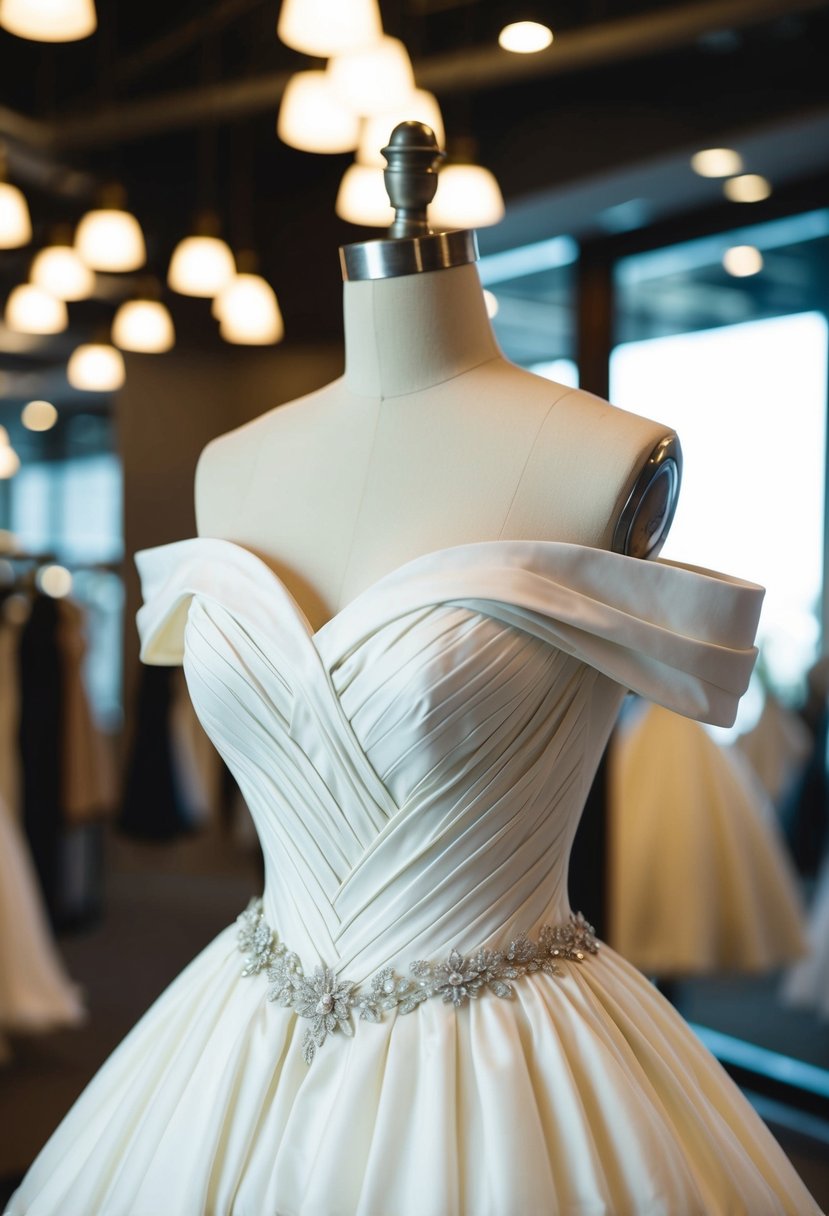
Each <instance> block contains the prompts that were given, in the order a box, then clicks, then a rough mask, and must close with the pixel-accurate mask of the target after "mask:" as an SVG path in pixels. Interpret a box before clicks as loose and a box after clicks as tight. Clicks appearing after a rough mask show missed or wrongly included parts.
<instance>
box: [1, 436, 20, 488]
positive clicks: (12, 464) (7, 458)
mask: <svg viewBox="0 0 829 1216" xmlns="http://www.w3.org/2000/svg"><path fill="white" fill-rule="evenodd" d="M19 468H20V457H19V456H18V454H17V452H15V450H14V448H12V447H9V445H8V444H7V443H4V444H2V445H0V480H2V481H5V480H6V479H7V478H9V477H14V475H15V473H16V472H17V470H18V469H19Z"/></svg>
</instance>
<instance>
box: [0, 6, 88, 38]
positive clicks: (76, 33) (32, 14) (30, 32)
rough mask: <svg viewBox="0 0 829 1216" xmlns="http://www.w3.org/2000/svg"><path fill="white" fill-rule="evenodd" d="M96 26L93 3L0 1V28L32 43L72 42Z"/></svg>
mask: <svg viewBox="0 0 829 1216" xmlns="http://www.w3.org/2000/svg"><path fill="white" fill-rule="evenodd" d="M97 24H98V19H97V16H96V14H95V4H94V3H93V0H0V25H2V26H3V27H4V28H5V29H7V30H8V31H9V33H10V34H17V36H18V38H29V39H31V40H32V41H33V42H75V41H77V40H78V39H79V38H88V37H89V35H90V34H92V33H94V31H95V28H96V26H97Z"/></svg>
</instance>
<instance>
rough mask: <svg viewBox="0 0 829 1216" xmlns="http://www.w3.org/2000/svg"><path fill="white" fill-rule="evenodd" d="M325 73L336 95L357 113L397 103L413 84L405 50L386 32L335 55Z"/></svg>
mask: <svg viewBox="0 0 829 1216" xmlns="http://www.w3.org/2000/svg"><path fill="white" fill-rule="evenodd" d="M328 75H329V77H330V80H331V87H332V88H333V90H334V92H335V94H336V95H337V97H339V98H340V100H341V101H342V102H343V104H344V105H347V106H348V107H349V109H350V110H353V111H354V113H355V114H360V115H366V114H379V113H382V112H383V110H389V109H392V108H393V107H395V106H399V105H401V104H402V103H403V102H405V101H406V98H407V97H409V96H410V95H411V93H412V92H413V91H414V87H415V81H414V72H413V71H412V61H411V59H410V58H409V52H408V51H407V50H406V48H405V46H404V45H403V43H402V42H401V41H400V39H399V38H389V37H387V36H384V37H382V38H379V39H378V40H377V42H375V43H374V44H373V45H371V46H367V47H361V48H359V49H357V50H355V51H347V52H345V53H344V54H342V55H337V56H336V57H335V58H334V59H332V60H331V61H330V63H329V64H328ZM408 117H409V118H411V115H409V116H408Z"/></svg>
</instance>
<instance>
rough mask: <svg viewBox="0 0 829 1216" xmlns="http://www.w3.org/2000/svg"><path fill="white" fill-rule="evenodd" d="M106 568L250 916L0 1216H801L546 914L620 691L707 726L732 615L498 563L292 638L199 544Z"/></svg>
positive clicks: (485, 549) (290, 625) (730, 685)
mask: <svg viewBox="0 0 829 1216" xmlns="http://www.w3.org/2000/svg"><path fill="white" fill-rule="evenodd" d="M139 566H140V570H141V574H142V577H143V583H144V592H145V601H146V602H145V606H144V608H143V609H142V610H141V613H140V616H139V625H140V630H141V634H142V639H143V656H144V658H145V660H146V661H148V662H152V663H179V662H181V661H182V659H183V661H184V666H185V671H186V674H187V678H188V683H189V686H190V692H191V695H192V698H193V701H194V704H195V706H196V708H197V710H198V713H199V716H200V718H201V719H202V722H203V723H204V725H205V728H206V729H207V731H208V733H209V734H210V736H211V737H212V738H213V740H214V741H215V743H216V745H217V747H218V748H219V750H220V751H221V752H222V754H223V755H224V757H225V759H226V761H227V763H228V764H229V765H230V767H231V769H232V770H233V772H234V774H235V776H236V777H237V779H238V781H239V783H240V785H241V787H242V790H243V792H244V795H245V798H246V800H247V802H248V804H249V806H250V809H251V812H252V814H253V817H254V819H255V821H256V824H257V828H258V831H259V834H260V837H261V842H262V847H263V850H264V853H265V858H266V869H267V879H266V884H265V891H264V896H263V900H262V903H261V904H254V905H252V906H251V908H250V909H249V910H248V912H247V913H246V914H245V915H244V916H243V917H242V918H241V923H240V927H239V929H237V928H235V927H233V926H231V927H229V928H228V929H226V930H225V931H224V932H223V933H221V934H220V935H219V937H218V938H216V939H215V941H214V942H213V943H212V944H211V945H210V946H208V947H207V949H206V950H205V951H203V953H202V954H201V955H199V957H198V958H196V959H195V961H194V962H193V963H191V964H190V966H189V967H188V968H187V969H186V970H185V971H184V973H183V974H182V975H181V976H180V977H179V978H178V980H176V981H175V983H173V984H172V986H171V987H170V988H169V989H168V990H167V992H166V993H165V994H164V995H163V996H162V997H161V998H160V999H159V1000H158V1001H157V1002H156V1004H155V1005H154V1006H153V1007H152V1008H151V1010H150V1011H149V1012H148V1013H147V1014H146V1016H145V1017H144V1018H143V1019H142V1021H141V1022H140V1023H139V1025H138V1026H137V1027H136V1028H135V1029H134V1030H133V1031H132V1033H131V1034H130V1035H129V1036H128V1038H127V1039H126V1040H125V1041H124V1043H123V1044H122V1045H121V1047H120V1048H119V1049H118V1050H117V1051H116V1052H115V1054H114V1055H113V1057H112V1058H111V1059H110V1061H109V1062H108V1063H107V1064H106V1065H105V1067H104V1068H103V1069H102V1070H101V1072H100V1073H99V1074H98V1076H97V1077H96V1078H95V1080H94V1081H93V1082H92V1084H91V1085H90V1086H89V1088H88V1089H87V1090H86V1092H85V1093H84V1094H83V1096H82V1097H81V1098H80V1100H79V1101H78V1103H77V1104H76V1106H75V1107H74V1109H73V1110H72V1111H71V1112H70V1114H69V1115H68V1116H67V1118H66V1119H65V1121H64V1122H63V1124H62V1125H61V1127H60V1128H59V1129H58V1130H57V1132H56V1133H55V1135H54V1136H53V1138H52V1139H51V1140H50V1141H49V1143H48V1144H47V1146H46V1148H45V1149H44V1150H43V1152H42V1153H41V1155H40V1157H39V1158H38V1160H37V1161H36V1162H35V1164H34V1166H33V1167H32V1169H31V1170H30V1172H29V1174H28V1175H27V1177H26V1179H25V1180H24V1182H23V1184H22V1186H21V1187H20V1189H19V1190H18V1192H17V1194H16V1195H15V1197H14V1198H13V1199H12V1201H11V1206H10V1208H9V1209H8V1210H9V1212H10V1213H11V1214H12V1216H21V1214H23V1213H27V1214H29V1216H47V1214H49V1216H203V1214H210V1216H225V1214H229V1213H232V1214H233V1216H415V1214H416V1216H554V1214H555V1213H562V1214H568V1216H600V1214H605V1216H696V1214H700V1216H702V1214H706V1216H708V1214H712V1213H714V1214H717V1216H737V1214H738V1213H742V1214H744V1216H775V1214H778V1213H789V1214H791V1216H808V1214H809V1213H815V1212H816V1211H817V1208H816V1207H815V1205H814V1202H813V1201H812V1200H811V1199H810V1197H809V1195H808V1194H807V1192H806V1191H805V1189H804V1188H803V1186H802V1184H801V1183H800V1181H799V1179H798V1178H797V1176H796V1175H795V1173H794V1171H793V1170H792V1168H791V1166H790V1165H789V1163H788V1161H787V1159H786V1158H785V1156H784V1155H783V1153H782V1152H781V1150H780V1149H779V1148H778V1146H777V1145H776V1144H775V1142H774V1140H773V1139H772V1137H771V1136H770V1135H769V1133H768V1132H767V1131H766V1129H765V1127H764V1126H763V1124H762V1123H761V1122H760V1120H759V1119H758V1117H757V1116H756V1115H755V1114H754V1112H753V1111H752V1110H751V1108H750V1107H749V1106H748V1104H747V1103H746V1101H745V1100H744V1099H743V1098H742V1096H741V1095H740V1093H739V1091H738V1090H737V1089H736V1088H735V1086H734V1085H733V1084H732V1083H731V1081H730V1080H729V1079H728V1078H727V1077H726V1076H725V1074H724V1073H723V1072H722V1070H721V1069H720V1067H719V1066H718V1065H717V1063H716V1062H715V1061H714V1060H713V1058H712V1057H711V1056H710V1055H709V1054H708V1053H707V1052H706V1051H705V1049H704V1048H703V1047H702V1046H701V1044H700V1043H699V1042H698V1041H697V1039H696V1038H695V1037H694V1035H693V1034H692V1033H691V1031H690V1030H689V1029H688V1028H687V1027H686V1025H685V1024H684V1023H683V1021H682V1020H681V1019H680V1018H679V1017H678V1015H677V1014H676V1013H675V1012H674V1010H673V1009H672V1008H671V1007H670V1006H669V1005H668V1004H667V1003H666V1002H665V1001H664V1000H663V999H662V997H661V996H660V995H659V994H658V993H657V992H656V991H655V990H654V989H653V988H652V987H651V985H650V984H649V983H648V982H647V981H646V980H645V979H644V978H643V977H642V976H641V975H640V974H639V973H638V972H637V971H635V970H634V969H633V968H632V967H631V966H630V965H629V964H627V963H625V962H624V961H623V960H622V959H621V958H620V957H619V956H617V955H616V954H614V953H613V951H612V950H610V949H609V948H607V947H606V946H601V947H599V948H598V950H597V952H596V947H595V945H594V941H593V938H592V935H591V934H590V932H589V929H588V928H587V927H586V926H585V925H584V923H583V922H582V921H581V920H580V919H578V918H575V917H572V916H571V913H570V908H569V905H568V900H567V859H568V853H569V849H570V845H571V841H572V838H573V834H574V832H575V828H576V824H577V822H578V818H579V814H580V811H581V807H582V803H583V800H584V797H585V794H586V792H587V790H588V788H589V786H590V782H591V778H592V776H593V772H594V769H595V767H596V765H597V762H598V759H599V757H600V755H601V752H602V749H603V747H604V744H605V742H606V739H607V735H608V732H609V730H610V727H611V724H612V722H613V719H614V718H615V716H616V713H617V710H618V707H619V703H620V701H621V699H622V697H623V695H624V689H625V688H628V687H631V688H634V689H636V690H637V691H639V692H641V693H643V694H644V695H646V696H650V697H653V698H655V699H656V700H658V701H660V702H663V703H664V704H666V705H669V706H670V707H672V708H674V709H676V710H679V711H680V712H682V713H685V714H688V715H691V716H694V717H699V718H703V719H706V720H712V721H717V722H724V721H729V720H730V719H731V718H732V717H733V714H734V711H735V706H736V702H737V699H738V698H739V696H740V695H741V693H742V692H743V690H744V688H745V685H746V682H747V680H748V676H749V672H750V670H751V667H752V665H753V662H754V654H755V652H754V651H753V649H752V640H753V636H754V630H755V627H756V622H757V615H758V612H759V603H760V598H761V592H760V590H759V589H758V588H756V587H754V586H753V585H750V584H744V583H739V582H736V581H733V580H729V579H726V578H724V577H722V576H719V575H716V574H711V573H707V572H700V571H696V570H693V569H687V568H682V567H679V566H675V565H671V564H669V563H662V562H640V561H637V560H635V559H631V558H626V557H622V556H618V555H614V554H610V553H607V552H604V551H599V550H594V549H587V548H583V547H581V546H578V545H566V544H558V543H530V542H520V541H516V542H513V541H498V542H491V543H482V544H470V545H463V546H460V547H457V548H453V549H446V550H443V551H441V552H438V553H433V554H429V555H427V556H425V557H422V558H418V559H416V560H414V561H411V562H408V563H407V564H406V565H404V566H403V567H402V568H400V569H399V570H397V571H395V572H394V573H392V574H390V575H388V576H387V577H385V578H383V579H381V580H380V581H379V582H378V583H376V584H375V585H374V586H372V587H371V588H369V589H368V590H367V591H365V592H364V593H362V594H361V595H359V596H358V597H357V599H356V600H355V601H353V602H352V603H351V604H349V605H348V606H347V607H346V608H345V609H344V610H343V611H341V612H340V613H338V614H337V616H335V617H334V618H333V619H332V620H331V621H329V622H328V623H327V624H326V625H325V626H323V627H322V628H321V629H319V630H318V631H317V632H316V633H312V631H311V629H310V627H309V626H308V624H307V622H306V620H305V618H304V616H303V615H302V613H301V611H300V609H299V607H298V606H297V604H296V603H295V601H294V600H293V599H292V598H291V597H290V595H289V594H288V593H287V591H286V589H285V587H284V586H283V584H282V583H281V582H280V581H279V580H278V579H277V578H276V576H275V575H274V574H273V573H272V572H271V570H270V568H269V567H268V566H266V565H265V564H263V562H262V561H260V560H259V559H258V558H257V557H255V556H253V555H252V554H251V553H250V552H248V551H246V550H244V549H242V548H241V547H239V546H237V545H235V544H232V543H230V542H227V541H219V540H209V539H200V540H191V541H184V542H181V543H179V544H174V545H168V546H165V547H163V548H161V549H156V550H150V551H148V552H145V553H144V554H142V555H140V557H139ZM544 926H547V928H546V929H545V928H544ZM522 934H526V935H527V936H526V937H523V936H522ZM455 948H456V949H457V951H458V952H459V953H458V954H452V953H451V952H452V951H453V950H454V949H455ZM484 948H485V949H484ZM240 949H241V951H242V953H240ZM243 955H244V957H243ZM417 960H421V961H422V965H421V966H420V967H416V968H415V970H414V971H412V970H411V964H412V963H413V962H416V961H417ZM243 971H244V972H245V974H243ZM268 995H270V996H271V997H273V998H274V999H273V1000H270V1001H269V1000H268V999H267V998H268ZM441 998H443V999H441ZM309 1059H310V1063H309V1062H308V1061H309Z"/></svg>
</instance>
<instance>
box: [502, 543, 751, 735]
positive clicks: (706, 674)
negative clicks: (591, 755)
mask: <svg viewBox="0 0 829 1216" xmlns="http://www.w3.org/2000/svg"><path fill="white" fill-rule="evenodd" d="M556 547H557V548H561V549H570V548H572V549H579V550H580V551H579V552H577V553H563V554H562V553H559V554H557V555H553V554H551V553H548V554H546V555H545V560H544V561H542V563H541V564H538V565H534V567H533V569H532V570H526V571H518V572H517V574H516V579H515V587H514V588H513V590H512V592H511V594H510V595H509V596H507V597H506V598H505V599H504V600H503V601H501V602H499V604H498V605H497V606H495V608H494V615H496V616H498V617H500V619H502V620H504V621H511V622H512V623H513V624H515V625H517V626H518V627H520V628H525V629H528V630H529V631H530V632H532V633H533V634H535V635H536V636H538V637H546V638H548V640H549V641H550V642H551V643H552V644H554V645H557V646H559V647H560V648H561V649H562V650H564V651H566V652H568V653H570V654H573V655H575V656H576V657H578V658H581V659H583V660H584V661H585V662H586V663H588V664H589V665H590V666H592V667H594V668H596V669H597V670H598V671H600V672H602V673H603V674H604V675H606V676H608V677H610V678H611V679H612V680H614V681H616V682H617V683H619V684H621V685H623V686H624V687H625V688H628V689H631V690H632V691H633V692H637V693H640V694H641V695H642V696H644V697H647V698H648V699H649V700H651V701H654V702H656V703H657V704H659V705H663V706H665V707H666V708H667V709H672V710H675V711H676V712H677V713H681V714H684V715H685V716H686V717H689V718H695V719H697V720H699V721H702V722H710V723H712V724H715V725H718V726H730V725H731V724H732V723H733V721H734V719H735V717H736V714H737V706H738V704H739V701H740V698H741V697H742V695H743V693H744V692H745V690H746V688H747V687H748V681H749V678H750V676H751V672H752V669H753V667H754V663H755V661H756V658H757V649H756V647H755V645H754V638H755V634H756V632H757V624H758V620H759V616H760V608H761V606H762V601H763V595H764V591H763V588H762V587H758V586H756V585H755V584H753V583H746V582H742V581H740V580H738V579H733V578H729V577H728V576H726V575H722V574H719V573H717V572H715V571H711V570H702V569H699V568H695V567H691V566H683V565H680V564H678V563H675V562H667V561H643V560H640V559H638V558H630V557H625V556H623V555H620V554H615V553H608V552H605V551H603V550H590V549H581V548H580V547H579V546H556ZM550 559H553V560H552V561H551V560H550Z"/></svg>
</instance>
